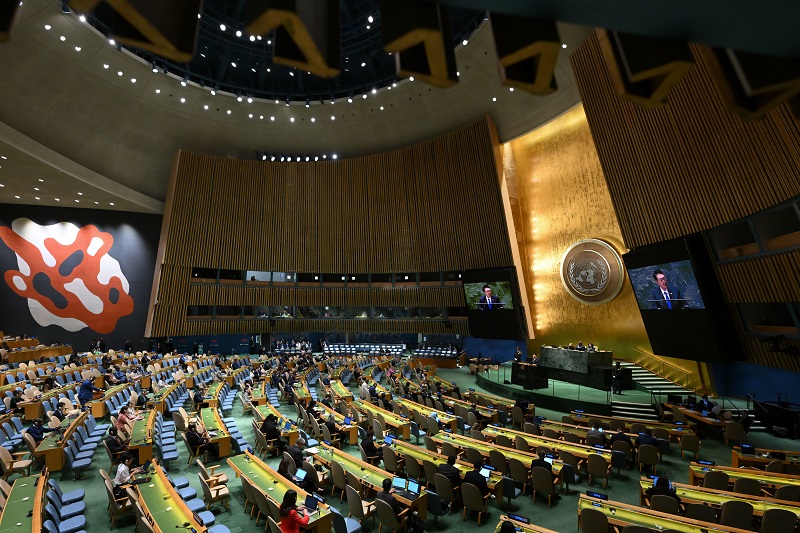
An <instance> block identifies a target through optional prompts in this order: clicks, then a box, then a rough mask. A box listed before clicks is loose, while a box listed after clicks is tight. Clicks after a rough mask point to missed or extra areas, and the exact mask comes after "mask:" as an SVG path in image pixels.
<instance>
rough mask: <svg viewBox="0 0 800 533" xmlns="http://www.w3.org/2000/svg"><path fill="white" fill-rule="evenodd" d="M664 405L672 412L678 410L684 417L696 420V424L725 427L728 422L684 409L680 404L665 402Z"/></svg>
mask: <svg viewBox="0 0 800 533" xmlns="http://www.w3.org/2000/svg"><path fill="white" fill-rule="evenodd" d="M664 407H665V408H666V409H669V410H670V411H673V412H674V411H680V412H681V413H683V414H684V415H685V416H686V418H688V419H690V420H693V421H694V422H697V423H698V425H701V424H705V425H707V426H717V427H725V426H726V425H727V424H728V422H727V421H725V420H719V419H717V418H715V417H713V416H703V413H700V412H697V411H693V410H691V409H686V408H684V407H682V406H680V405H674V404H671V403H665V404H664ZM709 414H711V413H709Z"/></svg>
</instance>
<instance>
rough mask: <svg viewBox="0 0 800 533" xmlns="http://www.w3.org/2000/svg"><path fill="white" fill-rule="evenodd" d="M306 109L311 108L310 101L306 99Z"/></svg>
mask: <svg viewBox="0 0 800 533" xmlns="http://www.w3.org/2000/svg"><path fill="white" fill-rule="evenodd" d="M306 107H311V101H310V100H308V99H306Z"/></svg>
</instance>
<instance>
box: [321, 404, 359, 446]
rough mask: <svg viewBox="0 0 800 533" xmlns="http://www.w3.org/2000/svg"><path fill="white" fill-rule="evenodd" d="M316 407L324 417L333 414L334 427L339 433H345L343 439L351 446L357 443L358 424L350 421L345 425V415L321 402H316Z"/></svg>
mask: <svg viewBox="0 0 800 533" xmlns="http://www.w3.org/2000/svg"><path fill="white" fill-rule="evenodd" d="M317 409H319V410H320V411H318V412H321V413H323V414H324V415H325V417H326V418H327V417H328V416H329V415H333V418H334V420H336V429H338V430H339V432H340V433H341V434H343V435H345V436H346V437H347V438H346V439H345V440H347V444H350V445H351V446H355V445H356V444H358V425H357V424H352V423H351V424H349V425H345V424H344V418H345V416H344V415H343V414H342V413H340V412H339V411H337V410H335V409H331V408H330V407H328V406H327V405H324V404H321V403H320V404H317ZM309 415H311V413H309Z"/></svg>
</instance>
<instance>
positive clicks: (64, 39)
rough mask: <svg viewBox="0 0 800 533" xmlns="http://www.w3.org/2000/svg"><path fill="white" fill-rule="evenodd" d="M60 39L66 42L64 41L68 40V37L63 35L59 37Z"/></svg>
mask: <svg viewBox="0 0 800 533" xmlns="http://www.w3.org/2000/svg"><path fill="white" fill-rule="evenodd" d="M59 39H61V42H64V41H66V40H67V38H66V37H64V36H63V35H62V36H61V37H59Z"/></svg>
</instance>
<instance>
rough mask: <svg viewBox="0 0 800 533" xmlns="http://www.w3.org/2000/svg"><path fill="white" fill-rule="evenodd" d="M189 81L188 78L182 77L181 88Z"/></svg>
mask: <svg viewBox="0 0 800 533" xmlns="http://www.w3.org/2000/svg"><path fill="white" fill-rule="evenodd" d="M188 81H189V76H184V77H183V79H182V80H181V87H186V84H187V82H188Z"/></svg>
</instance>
